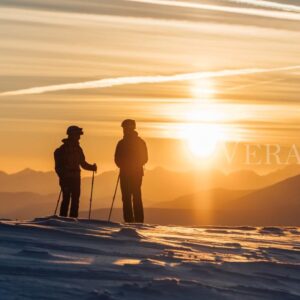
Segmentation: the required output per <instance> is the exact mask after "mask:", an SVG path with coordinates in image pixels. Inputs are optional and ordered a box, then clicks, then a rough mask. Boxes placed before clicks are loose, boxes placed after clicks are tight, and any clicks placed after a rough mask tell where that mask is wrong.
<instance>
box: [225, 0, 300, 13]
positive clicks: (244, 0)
mask: <svg viewBox="0 0 300 300" xmlns="http://www.w3.org/2000/svg"><path fill="white" fill-rule="evenodd" d="M226 1H227V2H232V3H238V4H247V5H253V6H259V7H264V8H271V9H278V10H284V11H291V12H300V6H297V5H290V4H282V3H278V2H272V1H263V0H226Z"/></svg>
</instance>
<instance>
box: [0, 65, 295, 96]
mask: <svg viewBox="0 0 300 300" xmlns="http://www.w3.org/2000/svg"><path fill="white" fill-rule="evenodd" d="M295 69H300V65H298V66H289V67H282V68H270V69H259V68H257V69H239V70H221V71H214V72H195V73H184V74H175V75H157V76H132V77H117V78H105V79H100V80H93V81H85V82H77V83H67V84H58V85H48V86H40V87H33V88H28V89H22V90H15V91H8V92H3V93H1V94H0V96H18V95H33V94H43V93H47V92H57V91H65V90H81V89H101V88H109V87H113V86H121V85H132V84H143V83H162V82H172V81H187V80H196V79H202V78H215V77H229V76H238V75H250V74H259V73H269V72H282V71H290V70H295Z"/></svg>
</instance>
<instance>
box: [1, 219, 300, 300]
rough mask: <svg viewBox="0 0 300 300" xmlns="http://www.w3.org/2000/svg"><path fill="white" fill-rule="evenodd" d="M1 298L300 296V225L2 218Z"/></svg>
mask: <svg viewBox="0 0 300 300" xmlns="http://www.w3.org/2000/svg"><path fill="white" fill-rule="evenodd" d="M0 298H1V299H91V300H94V299H95V300H96V299H97V300H99V299H100V300H104V299H105V300H112V299H130V300H135V299H143V300H147V299H167V300H168V299H172V300H173V299H193V300H194V299H299V298H300V229H299V228H296V227H293V228H292V227H268V228H255V227H246V226H245V227H193V228H191V227H170V226H156V225H146V224H145V225H140V224H133V225H124V224H118V223H107V222H103V221H96V220H91V221H88V220H85V219H79V220H75V219H70V218H60V217H45V218H37V219H35V220H33V221H11V220H1V221H0Z"/></svg>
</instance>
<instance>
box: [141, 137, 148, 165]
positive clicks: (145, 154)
mask: <svg viewBox="0 0 300 300" xmlns="http://www.w3.org/2000/svg"><path fill="white" fill-rule="evenodd" d="M147 162H148V149H147V145H146V143H145V141H142V157H141V163H142V165H145V164H146V163H147Z"/></svg>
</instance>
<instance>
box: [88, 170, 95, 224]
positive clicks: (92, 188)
mask: <svg viewBox="0 0 300 300" xmlns="http://www.w3.org/2000/svg"><path fill="white" fill-rule="evenodd" d="M94 179H95V171H93V177H92V187H91V197H90V210H89V220H90V219H91V212H92V201H93V190H94Z"/></svg>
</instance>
